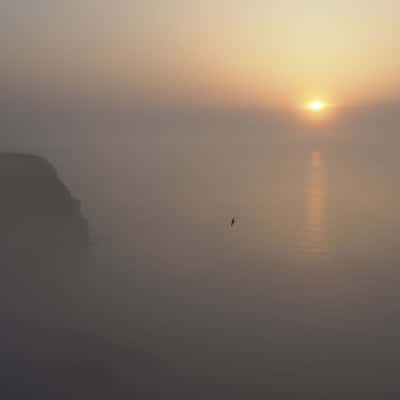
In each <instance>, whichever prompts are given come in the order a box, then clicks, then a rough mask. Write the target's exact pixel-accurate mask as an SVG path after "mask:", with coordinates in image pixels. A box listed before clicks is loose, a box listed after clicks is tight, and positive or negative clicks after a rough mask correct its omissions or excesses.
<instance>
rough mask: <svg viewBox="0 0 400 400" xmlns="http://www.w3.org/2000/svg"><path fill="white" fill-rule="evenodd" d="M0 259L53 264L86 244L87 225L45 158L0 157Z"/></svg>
mask: <svg viewBox="0 0 400 400" xmlns="http://www.w3.org/2000/svg"><path fill="white" fill-rule="evenodd" d="M0 188H1V190H0V221H1V224H0V259H1V260H3V261H4V260H6V261H8V262H9V263H10V262H13V261H16V260H21V259H28V258H29V261H30V262H32V261H36V260H43V261H44V260H46V261H49V260H56V259H61V258H64V257H66V256H72V255H75V254H77V252H81V251H82V250H84V249H86V248H87V247H88V245H89V233H88V225H87V221H86V220H85V218H84V217H83V215H82V213H81V210H80V202H79V201H78V200H76V199H75V198H74V197H73V196H72V195H71V193H70V192H69V190H68V189H67V187H66V186H65V185H64V183H63V182H62V181H61V180H60V178H59V177H58V175H57V172H56V170H55V168H54V167H53V166H52V165H51V164H50V163H49V162H48V161H47V160H45V159H43V158H41V157H38V156H34V155H30V154H16V153H0Z"/></svg>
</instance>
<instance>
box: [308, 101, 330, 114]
mask: <svg viewBox="0 0 400 400" xmlns="http://www.w3.org/2000/svg"><path fill="white" fill-rule="evenodd" d="M307 108H308V109H309V110H310V111H312V112H320V111H323V110H324V109H325V108H326V104H325V103H324V102H323V101H321V100H314V101H312V102H310V103H308V105H307Z"/></svg>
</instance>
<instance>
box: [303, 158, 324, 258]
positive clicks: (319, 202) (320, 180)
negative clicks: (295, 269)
mask: <svg viewBox="0 0 400 400" xmlns="http://www.w3.org/2000/svg"><path fill="white" fill-rule="evenodd" d="M325 202H326V190H325V178H324V170H323V161H322V157H321V153H320V152H319V151H314V152H313V153H312V154H311V160H310V171H309V178H308V183H307V186H306V210H305V233H304V252H305V254H307V255H311V256H313V257H314V258H317V257H320V256H324V255H325V254H326V251H327V249H326V240H325V231H324V224H325V207H326V204H325Z"/></svg>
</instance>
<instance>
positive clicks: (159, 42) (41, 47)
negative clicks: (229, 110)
mask: <svg viewBox="0 0 400 400" xmlns="http://www.w3.org/2000/svg"><path fill="white" fill-rule="evenodd" d="M399 15H400V2H399V1H397V0H352V1H348V0H290V1H289V0H279V1H272V0H246V1H245V0H213V1H211V0H202V1H192V0H146V1H144V0H141V1H137V0H136V1H135V0H130V1H128V0H114V1H106V0H69V1H68V2H67V1H59V0H0V38H1V39H0V46H1V54H2V63H1V67H0V68H1V69H0V72H1V76H2V80H3V82H4V81H5V80H7V81H8V82H9V83H10V82H11V83H19V84H21V83H24V84H25V83H36V84H41V85H43V84H46V85H50V86H51V87H58V86H60V87H62V88H69V89H70V90H71V89H72V90H84V89H85V88H86V89H88V90H89V89H90V90H93V89H95V88H96V89H98V90H102V91H103V93H110V94H111V93H118V94H122V93H123V94H124V95H132V96H136V97H137V98H138V99H143V101H145V99H147V100H149V99H152V100H157V101H161V102H172V103H176V104H179V103H180V102H188V101H192V102H194V103H199V104H201V103H207V104H209V103H210V102H211V103H214V102H216V103H221V104H225V105H230V104H240V105H250V106H251V105H256V106H257V107H263V106H264V105H265V106H266V107H267V106H271V105H273V106H278V107H292V106H294V105H296V104H299V103H303V102H304V101H306V100H308V99H310V98H314V97H320V98H323V99H326V100H327V101H330V102H332V103H335V104H339V105H344V104H350V105H353V104H360V103H368V102H374V103H375V102H384V101H388V100H390V99H393V98H395V97H396V95H397V94H398V93H399V89H400V73H399V71H400V45H399V43H400V24H399V23H398V16H399Z"/></svg>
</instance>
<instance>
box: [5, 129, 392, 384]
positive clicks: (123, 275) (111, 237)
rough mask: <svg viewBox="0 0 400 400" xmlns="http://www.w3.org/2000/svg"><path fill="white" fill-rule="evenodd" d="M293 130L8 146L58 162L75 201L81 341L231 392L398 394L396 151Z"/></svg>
mask: <svg viewBox="0 0 400 400" xmlns="http://www.w3.org/2000/svg"><path fill="white" fill-rule="evenodd" d="M35 129H36V128H35ZM335 129H338V131H335ZM300 130H301V133H299V132H297V131H296V129H295V128H293V129H292V130H290V129H289V128H287V131H284V132H283V131H282V130H281V131H273V130H272V129H271V128H270V127H269V126H266V127H265V128H263V126H262V124H255V125H254V126H251V125H250V126H237V127H235V126H234V124H232V125H229V124H213V123H212V122H210V123H209V126H207V124H202V126H201V127H200V126H196V125H193V126H192V128H191V129H189V128H188V127H186V126H180V125H179V124H172V123H171V124H170V125H168V124H165V125H163V124H156V123H148V124H137V125H136V124H131V125H128V124H127V125H124V126H122V125H118V124H115V125H113V124H112V123H110V124H106V125H101V124H99V126H97V127H96V128H94V127H93V126H87V127H84V126H79V124H77V126H74V127H71V129H70V130H69V129H68V128H66V127H65V126H58V127H57V126H51V128H50V126H49V127H48V128H47V129H40V130H39V129H37V130H34V131H30V132H29V133H26V134H25V133H15V134H13V135H12V138H11V140H9V139H10V138H8V140H7V143H6V142H4V143H3V144H2V146H3V148H4V149H5V150H13V151H24V152H31V153H34V154H39V155H41V156H44V157H46V158H47V159H49V160H50V161H51V162H52V164H53V165H54V166H55V167H56V168H57V170H58V172H59V175H60V176H61V177H62V179H63V181H64V182H65V183H66V184H67V186H68V187H69V189H70V190H71V192H72V193H74V195H75V196H76V197H77V198H79V199H80V200H81V202H82V209H83V213H84V214H85V215H86V217H87V218H88V220H89V225H90V229H91V237H92V246H91V249H90V253H91V254H90V264H89V265H88V268H87V270H85V271H84V272H82V271H81V272H80V273H79V274H78V275H74V279H75V281H74V280H72V284H70V285H72V286H70V287H71V292H70V294H69V295H71V294H72V296H71V297H72V298H75V300H74V301H75V303H79V304H76V305H75V306H73V307H72V306H71V309H72V310H73V311H72V314H74V315H73V319H74V320H75V321H78V322H77V323H78V324H79V325H80V327H81V328H82V327H84V329H85V330H86V331H87V332H90V333H91V334H93V335H95V336H97V337H102V338H105V340H109V341H110V342H113V343H118V344H123V345H127V346H130V345H132V346H139V347H143V348H145V349H147V350H149V351H151V352H153V353H154V354H158V355H160V357H161V358H162V359H165V360H168V362H170V363H171V364H172V365H174V368H177V369H178V370H179V371H180V370H182V371H183V370H189V369H191V368H194V370H195V371H197V372H198V373H199V374H200V375H202V374H203V375H204V376H207V377H210V376H213V377H215V381H221V382H223V383H226V384H229V385H233V386H234V385H235V384H237V385H239V384H241V383H243V384H248V385H253V386H252V387H256V386H254V385H257V384H265V383H268V382H270V383H271V384H272V383H273V384H278V383H282V385H284V384H285V385H286V387H287V388H290V387H292V388H294V387H297V386H296V385H300V386H301V385H307V384H309V385H311V386H312V385H315V382H316V381H317V382H318V384H321V385H323V384H328V383H329V384H331V385H332V387H336V388H338V387H339V386H338V385H345V384H346V383H348V380H351V382H352V384H354V385H357V384H358V383H360V384H361V382H362V383H363V384H366V383H367V384H368V383H371V382H370V381H368V379H369V378H371V377H373V378H374V384H375V383H376V384H377V385H379V384H382V385H384V386H385V385H386V386H385V387H389V386H388V382H389V383H393V382H394V376H395V375H394V374H395V371H396V366H397V364H398V357H397V355H398V354H397V347H398V346H397V345H396V337H398V335H399V334H400V324H399V323H398V311H399V305H400V302H399V295H398V282H399V278H400V273H399V271H398V265H399V261H400V252H399V246H398V238H399V237H400V224H399V213H398V204H399V200H400V192H399V189H398V187H397V185H396V182H397V179H398V168H399V164H398V163H399V161H398V157H397V154H396V151H394V148H395V146H396V145H397V144H398V143H397V139H396V138H395V137H394V135H393V134H392V132H389V131H388V132H378V131H375V130H373V129H370V130H366V131H365V134H364V135H363V134H352V133H351V132H350V133H349V134H348V133H347V132H346V134H343V132H341V131H340V130H339V128H336V127H333V128H332V129H331V130H329V129H324V130H322V131H321V132H319V131H318V129H310V132H305V131H307V129H305V128H304V127H302V128H299V131H300ZM233 216H235V217H236V219H237V224H236V225H235V226H234V227H233V228H231V227H230V226H229V222H230V220H231V218H232V217H233ZM76 299H79V301H76ZM383 369H384V370H385V372H382V371H383ZM235 382H236V383H235Z"/></svg>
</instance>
